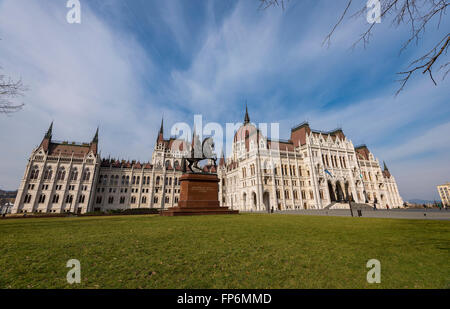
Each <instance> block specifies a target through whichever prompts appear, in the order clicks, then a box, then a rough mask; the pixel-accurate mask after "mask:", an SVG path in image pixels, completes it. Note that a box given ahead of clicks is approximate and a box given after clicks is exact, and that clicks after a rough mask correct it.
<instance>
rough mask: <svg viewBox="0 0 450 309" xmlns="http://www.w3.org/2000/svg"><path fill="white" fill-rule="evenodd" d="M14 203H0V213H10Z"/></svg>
mask: <svg viewBox="0 0 450 309" xmlns="http://www.w3.org/2000/svg"><path fill="white" fill-rule="evenodd" d="M13 206H14V204H13V203H10V202H6V203H4V204H0V215H3V214H10V213H11V211H12V208H13Z"/></svg>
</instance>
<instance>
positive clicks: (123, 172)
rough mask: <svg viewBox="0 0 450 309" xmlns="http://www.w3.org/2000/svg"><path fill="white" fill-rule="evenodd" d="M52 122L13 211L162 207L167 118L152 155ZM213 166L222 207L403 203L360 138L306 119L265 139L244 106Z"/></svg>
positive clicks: (174, 192)
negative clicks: (110, 152)
mask: <svg viewBox="0 0 450 309" xmlns="http://www.w3.org/2000/svg"><path fill="white" fill-rule="evenodd" d="M52 131H53V123H52V124H51V125H50V128H49V129H48V131H47V133H46V134H45V136H44V138H43V139H42V141H41V143H40V145H39V146H38V147H37V148H35V149H34V150H33V151H32V152H31V156H30V158H29V160H28V163H27V166H26V168H25V173H24V176H23V179H22V180H21V184H20V187H19V190H18V194H17V198H16V201H15V204H14V207H13V209H12V212H13V213H33V212H37V213H87V212H97V211H102V212H107V211H111V210H126V209H135V208H159V209H167V208H169V207H174V206H177V203H178V199H179V196H180V182H179V179H180V176H181V175H182V174H183V169H182V167H181V166H182V157H183V156H187V155H188V154H189V153H190V150H189V146H190V145H186V141H181V143H180V145H181V147H178V146H177V147H173V146H174V145H175V144H176V143H177V142H180V140H177V139H175V138H169V139H165V138H164V128H163V123H161V128H160V130H159V133H158V137H157V140H156V143H155V147H154V151H153V153H152V158H151V161H150V162H136V161H131V162H130V161H124V160H121V161H119V160H112V159H106V158H101V157H100V154H99V151H98V143H99V136H98V129H97V132H96V133H95V136H94V137H93V139H92V141H91V142H88V143H75V142H73V143H70V142H56V141H54V140H53V139H52ZM203 172H205V173H217V175H218V177H219V179H220V183H219V192H218V198H219V201H220V204H221V205H222V206H227V207H230V208H231V209H237V210H240V211H266V212H267V211H272V210H274V211H285V210H296V209H335V208H345V207H348V204H349V202H355V203H359V204H369V205H370V206H372V207H374V206H375V207H377V208H381V209H383V208H397V207H403V200H402V198H401V197H400V194H399V192H398V188H397V184H396V182H395V178H394V176H393V175H391V173H390V172H389V170H388V168H387V167H386V164H383V166H381V165H380V162H379V161H378V160H377V159H376V158H375V157H374V155H373V154H372V153H371V152H370V151H369V149H368V148H367V146H366V145H361V146H356V147H355V146H354V145H353V143H352V142H351V141H350V140H349V139H347V137H346V136H345V135H344V132H343V131H342V130H341V129H337V130H334V131H328V132H324V131H317V130H313V129H311V128H310V126H309V124H308V123H306V122H305V123H302V124H300V125H298V126H296V127H295V128H292V129H291V136H290V139H289V140H287V141H281V140H277V141H275V140H271V139H269V138H268V137H266V136H264V135H263V134H262V133H261V131H260V130H259V129H257V128H256V126H254V125H253V124H252V123H251V122H250V117H249V115H248V112H247V110H246V113H245V118H244V123H243V125H242V126H241V127H240V128H239V129H238V130H237V131H236V133H235V135H234V139H233V146H232V153H231V156H229V157H227V158H224V156H223V155H222V157H221V158H220V159H219V162H218V165H217V166H214V165H212V164H207V165H205V166H204V167H203Z"/></svg>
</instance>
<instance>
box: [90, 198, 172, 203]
mask: <svg viewBox="0 0 450 309" xmlns="http://www.w3.org/2000/svg"><path fill="white" fill-rule="evenodd" d="M136 200H137V199H136V196H132V197H131V198H130V204H136ZM158 200H159V198H158V197H157V196H155V197H154V198H153V203H154V204H157V203H158ZM102 201H103V197H102V196H97V198H96V200H95V203H96V204H101V203H102ZM125 201H126V197H125V196H120V197H119V204H125ZM164 202H165V203H169V202H170V198H169V197H168V196H166V197H165V198H164ZM174 202H175V203H178V197H177V196H176V197H175V198H174ZM146 203H147V197H146V196H142V197H141V204H146ZM108 204H114V196H109V197H108Z"/></svg>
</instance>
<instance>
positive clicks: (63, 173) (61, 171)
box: [56, 167, 66, 180]
mask: <svg viewBox="0 0 450 309" xmlns="http://www.w3.org/2000/svg"><path fill="white" fill-rule="evenodd" d="M65 178H66V170H65V169H64V167H61V168H60V169H59V170H58V175H57V176H56V179H57V180H64V179H65Z"/></svg>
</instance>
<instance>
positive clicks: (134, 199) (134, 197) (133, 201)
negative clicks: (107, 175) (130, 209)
mask: <svg viewBox="0 0 450 309" xmlns="http://www.w3.org/2000/svg"><path fill="white" fill-rule="evenodd" d="M131 204H136V196H132V197H131Z"/></svg>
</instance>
